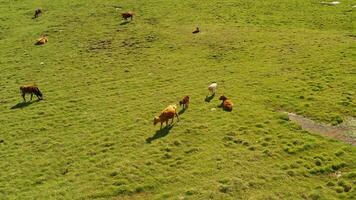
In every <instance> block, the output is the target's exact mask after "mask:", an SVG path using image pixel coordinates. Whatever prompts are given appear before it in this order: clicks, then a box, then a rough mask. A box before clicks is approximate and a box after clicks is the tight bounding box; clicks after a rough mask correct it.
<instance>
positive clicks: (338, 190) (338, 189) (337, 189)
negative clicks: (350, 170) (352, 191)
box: [335, 187, 344, 193]
mask: <svg viewBox="0 0 356 200" xmlns="http://www.w3.org/2000/svg"><path fill="white" fill-rule="evenodd" d="M335 191H336V192H337V193H342V192H343V191H344V188H343V187H337V188H335Z"/></svg>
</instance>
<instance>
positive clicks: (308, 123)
mask: <svg viewBox="0 0 356 200" xmlns="http://www.w3.org/2000/svg"><path fill="white" fill-rule="evenodd" d="M288 117H289V120H290V121H292V122H294V123H296V124H299V125H300V126H301V127H302V129H303V130H306V131H308V132H311V133H317V134H320V135H323V136H327V137H331V138H334V139H337V140H340V141H343V142H346V143H349V144H352V145H356V119H354V118H350V119H347V120H346V121H345V122H344V123H342V124H341V125H339V126H331V125H327V124H323V123H318V122H315V121H313V120H311V119H308V118H305V117H303V116H300V115H297V114H294V113H288Z"/></svg>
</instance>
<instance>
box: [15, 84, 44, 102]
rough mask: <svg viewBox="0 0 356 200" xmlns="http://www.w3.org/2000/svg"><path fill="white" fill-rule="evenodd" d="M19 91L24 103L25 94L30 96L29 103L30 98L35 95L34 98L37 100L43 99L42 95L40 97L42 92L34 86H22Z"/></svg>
mask: <svg viewBox="0 0 356 200" xmlns="http://www.w3.org/2000/svg"><path fill="white" fill-rule="evenodd" d="M20 91H21V93H22V98H23V100H24V101H25V102H26V98H25V95H26V94H31V99H30V101H31V100H32V96H33V94H35V95H36V97H37V98H38V99H39V100H42V99H43V98H42V97H43V95H42V92H41V91H40V89H38V87H37V86H35V85H23V86H21V87H20Z"/></svg>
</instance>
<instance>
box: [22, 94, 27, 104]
mask: <svg viewBox="0 0 356 200" xmlns="http://www.w3.org/2000/svg"><path fill="white" fill-rule="evenodd" d="M22 98H23V100H24V102H26V98H25V93H22Z"/></svg>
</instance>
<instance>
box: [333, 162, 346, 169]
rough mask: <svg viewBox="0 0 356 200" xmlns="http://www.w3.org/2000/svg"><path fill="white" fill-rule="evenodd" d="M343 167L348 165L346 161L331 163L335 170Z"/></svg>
mask: <svg viewBox="0 0 356 200" xmlns="http://www.w3.org/2000/svg"><path fill="white" fill-rule="evenodd" d="M343 167H346V163H344V162H341V163H337V164H333V165H331V168H332V169H333V170H335V171H336V170H338V169H341V168H343Z"/></svg>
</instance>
